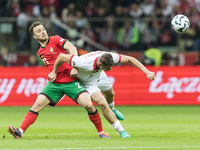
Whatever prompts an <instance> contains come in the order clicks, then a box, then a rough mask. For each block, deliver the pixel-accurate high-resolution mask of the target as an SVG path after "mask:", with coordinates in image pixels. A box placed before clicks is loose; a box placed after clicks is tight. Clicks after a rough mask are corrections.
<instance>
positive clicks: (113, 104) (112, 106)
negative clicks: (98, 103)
mask: <svg viewBox="0 0 200 150" xmlns="http://www.w3.org/2000/svg"><path fill="white" fill-rule="evenodd" d="M114 106H115V103H114V101H113V102H112V103H110V104H109V107H110V109H111V110H114V109H115V108H114Z"/></svg>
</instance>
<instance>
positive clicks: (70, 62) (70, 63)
mask: <svg viewBox="0 0 200 150" xmlns="http://www.w3.org/2000/svg"><path fill="white" fill-rule="evenodd" d="M73 57H74V55H72V56H71V57H70V61H69V65H70V66H72V58H73Z"/></svg>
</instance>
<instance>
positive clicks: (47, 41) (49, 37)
mask: <svg viewBox="0 0 200 150" xmlns="http://www.w3.org/2000/svg"><path fill="white" fill-rule="evenodd" d="M49 40H50V37H49V38H48V41H47V43H46V45H45V46H44V47H43V46H41V47H42V48H45V47H46V46H47V44H48V43H49Z"/></svg>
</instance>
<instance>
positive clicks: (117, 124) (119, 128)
mask: <svg viewBox="0 0 200 150" xmlns="http://www.w3.org/2000/svg"><path fill="white" fill-rule="evenodd" d="M112 126H113V127H114V128H115V130H117V131H118V132H119V134H120V133H121V132H122V131H124V128H123V127H122V125H121V124H120V122H119V120H117V121H116V122H115V123H114V124H112Z"/></svg>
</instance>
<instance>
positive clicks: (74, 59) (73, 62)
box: [70, 55, 86, 68]
mask: <svg viewBox="0 0 200 150" xmlns="http://www.w3.org/2000/svg"><path fill="white" fill-rule="evenodd" d="M85 63H86V60H85V58H84V57H80V56H75V55H72V56H71V58H70V66H72V67H76V68H84V64H85Z"/></svg>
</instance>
